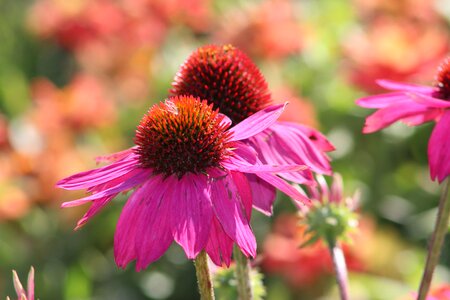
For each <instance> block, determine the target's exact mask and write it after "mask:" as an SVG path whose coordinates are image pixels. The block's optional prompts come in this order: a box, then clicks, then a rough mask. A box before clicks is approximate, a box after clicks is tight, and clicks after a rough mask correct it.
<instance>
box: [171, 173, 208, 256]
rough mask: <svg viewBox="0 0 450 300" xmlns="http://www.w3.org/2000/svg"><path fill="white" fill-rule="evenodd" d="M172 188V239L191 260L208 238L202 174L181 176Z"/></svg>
mask: <svg viewBox="0 0 450 300" xmlns="http://www.w3.org/2000/svg"><path fill="white" fill-rule="evenodd" d="M173 188H174V200H173V201H172V208H171V210H172V214H171V228H172V233H173V237H174V239H175V241H176V242H177V243H178V244H179V245H180V246H181V247H182V248H183V249H184V252H185V253H186V256H187V257H188V258H189V259H194V258H195V257H196V256H197V254H198V253H199V252H200V251H201V250H203V249H204V248H205V246H206V243H207V241H208V234H209V231H210V228H211V222H212V216H213V211H212V204H211V199H210V193H209V190H208V188H207V178H206V176H204V175H192V174H187V175H184V176H183V177H182V178H181V179H180V180H179V182H178V183H177V184H176V185H175V186H174V187H173Z"/></svg>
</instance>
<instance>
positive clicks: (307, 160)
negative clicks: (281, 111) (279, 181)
mask: <svg viewBox="0 0 450 300" xmlns="http://www.w3.org/2000/svg"><path fill="white" fill-rule="evenodd" d="M271 129H272V130H273V131H274V135H273V139H271V143H272V145H273V147H275V148H276V149H277V151H278V152H279V153H282V154H284V156H285V157H290V158H292V159H293V162H294V163H296V164H303V165H306V166H308V167H309V168H311V170H312V171H313V172H316V173H319V174H330V173H331V166H330V162H329V158H328V157H327V156H326V154H325V153H323V151H322V150H321V149H320V148H318V147H317V146H316V145H315V143H314V142H312V141H311V140H310V139H309V137H308V136H307V135H305V134H304V133H303V131H302V129H300V128H299V127H296V126H293V125H292V124H289V125H286V124H285V123H277V124H276V125H275V126H272V127H271Z"/></svg>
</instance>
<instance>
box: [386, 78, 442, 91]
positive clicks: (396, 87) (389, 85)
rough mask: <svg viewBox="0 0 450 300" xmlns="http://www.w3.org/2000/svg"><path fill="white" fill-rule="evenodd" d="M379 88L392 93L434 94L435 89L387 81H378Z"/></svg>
mask: <svg viewBox="0 0 450 300" xmlns="http://www.w3.org/2000/svg"><path fill="white" fill-rule="evenodd" d="M377 83H378V85H379V86H381V87H383V88H385V89H387V90H392V91H407V92H417V93H432V92H433V91H434V88H432V87H429V86H424V85H417V84H411V83H403V82H395V81H391V80H386V79H379V80H377Z"/></svg>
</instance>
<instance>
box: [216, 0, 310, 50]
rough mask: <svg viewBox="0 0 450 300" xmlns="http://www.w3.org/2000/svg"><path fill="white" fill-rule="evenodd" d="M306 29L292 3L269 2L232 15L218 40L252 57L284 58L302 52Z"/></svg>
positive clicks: (285, 1) (277, 0) (221, 30)
mask: <svg viewBox="0 0 450 300" xmlns="http://www.w3.org/2000/svg"><path fill="white" fill-rule="evenodd" d="M302 36H303V29H302V27H301V26H300V24H299V22H298V21H297V20H296V18H295V15H294V7H293V2H292V1H290V0H266V1H263V2H261V4H260V5H259V6H250V7H248V8H247V9H245V10H241V11H231V12H230V13H229V15H228V16H225V18H224V20H223V22H222V25H221V27H220V29H219V30H218V31H217V32H215V40H216V42H217V43H220V44H227V43H231V44H233V45H235V46H237V47H238V48H240V49H242V50H244V52H246V53H248V54H249V55H250V56H260V57H264V58H269V59H277V58H283V57H285V56H288V55H291V54H295V53H297V52H299V51H300V50H301V49H302V46H303V41H302Z"/></svg>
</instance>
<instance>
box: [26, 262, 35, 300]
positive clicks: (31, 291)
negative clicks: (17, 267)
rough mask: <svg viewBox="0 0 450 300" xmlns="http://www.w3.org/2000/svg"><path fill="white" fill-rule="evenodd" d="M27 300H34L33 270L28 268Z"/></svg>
mask: <svg viewBox="0 0 450 300" xmlns="http://www.w3.org/2000/svg"><path fill="white" fill-rule="evenodd" d="M27 289H28V298H27V300H34V268H33V267H31V268H30V272H29V273H28V281H27Z"/></svg>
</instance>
